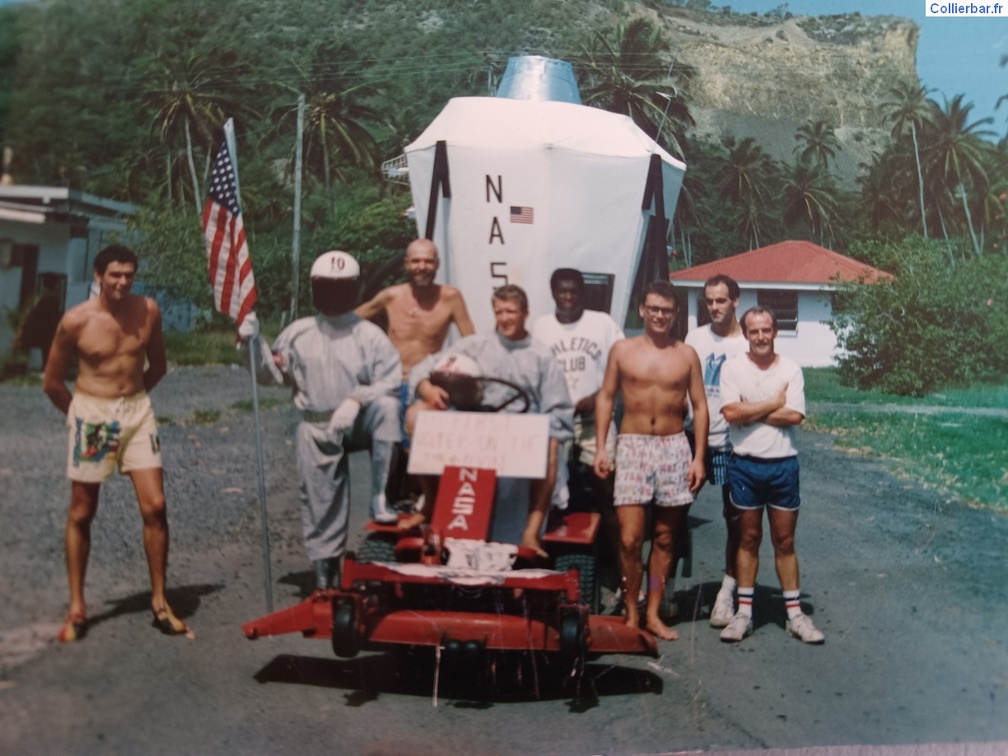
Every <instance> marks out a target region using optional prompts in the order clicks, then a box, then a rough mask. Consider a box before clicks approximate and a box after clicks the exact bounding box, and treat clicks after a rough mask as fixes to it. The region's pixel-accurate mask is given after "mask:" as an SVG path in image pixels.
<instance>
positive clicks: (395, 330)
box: [356, 239, 474, 383]
mask: <svg viewBox="0 0 1008 756" xmlns="http://www.w3.org/2000/svg"><path fill="white" fill-rule="evenodd" d="M440 264H441V261H440V260H439V259H438V250H437V247H436V246H434V242H432V241H431V240H430V239H416V240H414V241H413V242H411V243H410V245H409V246H408V247H406V259H405V263H404V265H405V268H406V276H407V278H408V279H409V280H408V281H407V282H406V283H404V284H396V285H395V286H389V287H388V288H385V289H382V290H381V291H380V292H378V294H377V295H375V297H374V299H372V300H370V301H369V302H365V303H364V304H362V305H361V306H360V307H358V308H357V310H356V312H357V314H358V315H360V316H361V317H362V318H367V319H370V318H373V317H375V316H376V315H378V314H379V313H381V312H382V311H384V312H385V314H386V315H387V316H388V337H389V340H390V341H391V342H392V344H393V345H394V346H395V348H396V349H397V350H399V358H400V359H401V360H402V368H403V382H404V383H405V382H406V381H407V379H408V378H409V373H410V370H411V369H412V368H413V366H414V365H416V364H417V363H418V362H420V360H422V359H423V358H424V357H426V356H427V355H430V354H434V353H435V352H438V351H440V350H441V347H442V346H444V341H445V338H446V337H447V336H448V329H449V327H450V326H451V324H452V323H454V324H455V326H456V327H457V328H458V330H459V335H461V336H468V335H470V334H471V333H473V330H474V329H473V324H472V321H471V320H470V319H469V311H468V310H466V306H465V300H463V299H462V292H460V291H459V290H458V289H456V288H455V287H454V286H447V285H445V284H436V283H434V276H435V275H437V271H438V266H439V265H440Z"/></svg>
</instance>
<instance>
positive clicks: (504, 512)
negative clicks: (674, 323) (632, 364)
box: [410, 331, 574, 543]
mask: <svg viewBox="0 0 1008 756" xmlns="http://www.w3.org/2000/svg"><path fill="white" fill-rule="evenodd" d="M449 354H464V355H466V356H467V357H471V358H472V359H473V360H475V362H476V364H477V365H479V368H480V375H482V376H484V377H487V378H500V379H502V380H506V381H510V382H511V383H514V384H515V385H517V386H520V387H521V388H522V389H524V390H525V391H526V392H527V393H528V395H529V399H530V402H531V403H530V405H529V408H528V411H529V412H532V413H538V414H543V415H549V419H550V426H549V435H550V438H555V439H557V440H558V441H560V442H561V443H562V442H564V441H568V440H569V439H571V438H572V437H573V431H574V405H573V404H572V403H571V399H570V394H569V393H568V391H567V382H566V381H565V380H564V376H563V373H562V372H561V371H560V366H559V365H557V361H556V358H555V357H554V356H553V353H552V352H551V351H550V349H549V347H547V346H546V345H545V344H543V343H541V342H539V341H536V340H535V339H533V338H532V337H531V336H526V337H525V338H523V339H518V340H514V341H513V340H511V339H506V338H504V337H503V336H501V335H500V334H499V333H497V332H496V331H494V332H493V333H488V334H474V335H472V336H466V337H465V338H463V339H460V340H459V341H457V342H455V343H454V344H453V345H452V346H451V347H450V348H449V349H447V350H446V351H444V352H441V353H439V354H435V355H431V356H429V357H426V358H424V359H423V360H421V361H420V362H419V363H417V365H415V366H414V367H413V369H412V370H411V371H410V389H411V390H412V391H413V392H416V387H417V386H418V385H419V384H420V382H421V381H423V380H424V379H425V378H428V377H429V376H430V374H431V372H432V371H433V369H434V366H435V365H437V364H438V363H439V362H440V361H441V359H443V358H444V357H446V356H447V355H449ZM510 394H513V390H512V389H510V388H508V387H507V386H503V385H501V384H499V383H492V382H491V383H488V384H487V385H486V387H485V389H484V392H483V401H484V403H485V404H488V405H491V406H493V405H495V404H497V403H499V402H500V401H502V400H503V399H504V398H505V397H507V396H508V395H510ZM520 407H521V404H520V403H518V402H516V403H514V404H511V405H508V406H507V407H505V408H504V410H503V411H504V412H517V411H518V410H519V409H520ZM528 508H529V481H528V480H525V479H519V478H499V479H498V480H497V495H496V497H495V499H494V517H493V524H492V526H491V529H490V535H489V540H491V541H496V542H498V543H521V540H522V536H523V535H524V532H525V523H526V521H527V519H528Z"/></svg>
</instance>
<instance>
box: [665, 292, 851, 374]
mask: <svg viewBox="0 0 1008 756" xmlns="http://www.w3.org/2000/svg"><path fill="white" fill-rule="evenodd" d="M673 283H674V284H675V285H676V287H677V288H679V290H680V291H681V292H682V291H683V290H685V295H686V299H687V303H688V304H687V312H688V313H689V328H690V330H692V329H694V328H696V327H697V317H696V313H697V302H698V298H699V297H700V294H701V289H699V288H697V287H693V286H690V287H688V288H687V287H686V286H685V285H684V284H683V283H682V282H673ZM760 288H766V289H771V288H774V286H773V285H772V284H767V285H765V286H761V287H760ZM830 294H831V292H830V291H800V292H799V294H798V330H797V331H782V332H779V333H778V334H777V342H776V344H775V345H774V348H775V350H776V351H777V353H778V354H783V355H784V356H785V357H789V358H790V359H792V360H794V361H795V362H797V363H798V364H799V365H800V366H801V367H829V366H831V365H833V364H834V360H835V358H836V356H837V354H838V352H839V350H838V349H837V344H836V337H835V336H834V335H833V331H831V330H830V327H829V323H830V321H831V320H832V319H833V305H832V298H831V296H830ZM755 306H756V291H755V290H753V289H746V288H742V290H741V293H740V295H739V304H738V310H737V313H738V315H739V317H741V316H742V313H744V312H745V311H746V310H748V309H749V308H750V307H755Z"/></svg>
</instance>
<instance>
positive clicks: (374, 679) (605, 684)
mask: <svg viewBox="0 0 1008 756" xmlns="http://www.w3.org/2000/svg"><path fill="white" fill-rule="evenodd" d="M254 678H255V680H256V681H257V682H259V683H263V684H265V683H287V684H291V685H310V686H314V687H321V688H331V689H333V690H343V691H345V693H344V698H345V700H346V705H347V706H351V707H352V706H362V705H364V704H365V703H368V702H370V701H374V700H376V699H377V698H378V697H379V696H380V695H381V694H396V695H411V696H421V697H425V698H427V697H430V698H434V696H435V694H436V695H437V697H438V698H444V699H448V700H449V701H450V704H449V705H452V706H455V707H458V708H483V707H489V706H491V705H493V704H494V703H521V702H526V701H533V700H562V699H572V700H571V705H570V711H571V712H572V713H582V712H585V711H589V710H590V709H592V708H594V707H595V705H597V701H598V699H599V698H601V697H604V696H622V695H628V694H641V693H652V694H656V695H660V694H661V693H662V690H663V683H662V680H661V678H660V677H659V676H658V675H656V674H654V673H653V672H650V671H648V670H640V669H631V668H628V667H620V666H617V665H614V664H605V663H600V662H589V663H586V664H585V672H584V676H583V678H582V679H581V682H580V685H575V684H574V683H572V682H570V681H568V680H565V679H563V677H562V675H561V674H560V671H559V670H558V669H557V668H556V667H555V666H552V664H551V660H550V659H549V658H547V657H544V656H542V655H539V654H536V655H535V658H534V660H533V657H532V655H530V654H526V653H509V654H502V655H500V657H498V658H497V660H496V662H495V663H494V664H493V665H492V667H490V668H488V669H485V670H482V671H481V670H476V669H473V668H471V667H468V666H465V665H462V664H458V665H453V664H450V663H448V662H445V661H442V664H441V665H440V669H439V668H438V664H437V663H436V660H435V657H434V653H433V651H431V650H430V649H411V650H406V651H400V652H388V653H375V654H372V655H369V656H361V657H359V658H357V659H351V660H345V661H344V660H341V659H323V658H318V657H311V656H296V655H293V654H281V655H279V656H276V657H274V658H273V659H272V661H270V662H269V663H268V664H267V665H266V666H265V667H263V668H262V669H260V670H259V671H258V672H257V673H256V674H255V675H254ZM435 686H436V688H437V689H436V691H435Z"/></svg>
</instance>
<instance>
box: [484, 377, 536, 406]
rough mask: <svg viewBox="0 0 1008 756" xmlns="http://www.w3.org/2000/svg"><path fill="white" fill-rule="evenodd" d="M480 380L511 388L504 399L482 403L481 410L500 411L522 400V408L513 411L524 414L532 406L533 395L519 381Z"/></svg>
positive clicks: (500, 379)
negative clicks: (492, 402)
mask: <svg viewBox="0 0 1008 756" xmlns="http://www.w3.org/2000/svg"><path fill="white" fill-rule="evenodd" d="M479 380H480V381H482V382H483V384H484V385H486V384H488V383H498V384H500V385H501V386H504V387H506V388H509V389H511V392H510V393H509V394H505V396H504V399H503V400H502V401H500V402H497V404H481V405H480V407H479V410H478V411H479V412H500V411H501V410H502V409H504V408H505V407H509V406H511V405H512V404H514V403H515V402H521V408H520V409H517V410H515V409H512V410H510V411H511V412H517V413H518V414H522V413H525V412H528V410H529V407H530V406H532V397H531V396H529V393H528V391H526V390H525V389H524V388H522V387H521V386H519V385H518V384H517V383H512V382H511V381H506V380H504V379H503V378H480V379H479Z"/></svg>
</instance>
